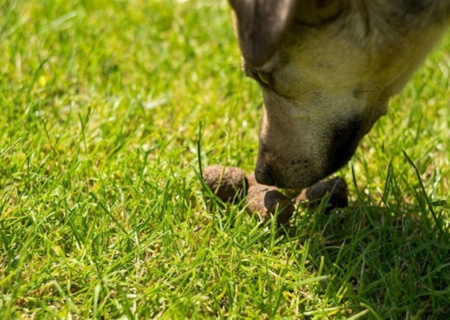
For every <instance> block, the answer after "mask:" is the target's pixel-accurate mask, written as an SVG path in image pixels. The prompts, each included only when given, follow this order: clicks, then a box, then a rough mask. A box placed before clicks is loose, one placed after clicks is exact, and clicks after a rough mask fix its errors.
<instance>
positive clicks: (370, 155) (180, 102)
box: [0, 0, 450, 319]
mask: <svg viewBox="0 0 450 320" xmlns="http://www.w3.org/2000/svg"><path fill="white" fill-rule="evenodd" d="M0 10H1V16H2V17H3V19H2V21H1V22H0V52H1V54H0V72H1V74H0V114H1V116H0V163H1V165H0V318H1V319H10V318H20V319H28V318H31V319H48V318H56V319H58V318H83V319H85V318H194V319H199V318H222V317H227V318H296V319H327V318H328V319H343V318H347V319H445V318H448V317H449V316H450V272H449V271H450V270H449V269H450V245H449V240H450V239H449V238H450V235H449V222H450V217H449V211H450V210H449V205H448V203H447V202H448V200H449V198H448V194H449V190H450V188H449V178H448V177H449V176H450V164H449V162H450V160H449V159H450V151H449V150H450V142H449V141H450V140H449V139H448V133H449V132H450V109H449V108H448V101H449V98H450V95H449V93H448V92H449V89H450V84H449V73H450V37H448V36H447V37H446V38H445V39H444V41H443V42H442V43H441V44H440V45H439V47H438V48H437V50H436V51H435V52H434V53H433V54H432V55H431V56H430V57H429V59H428V60H427V61H426V63H425V66H424V67H422V68H421V69H420V70H419V71H418V73H417V74H416V75H415V76H414V79H413V80H412V81H411V83H410V85H409V86H408V87H407V88H406V89H405V90H404V92H403V93H402V94H401V95H400V96H398V97H396V98H395V99H394V100H393V101H392V102H391V108H390V112H389V114H388V115H387V116H386V117H384V118H383V119H381V120H380V121H379V122H378V124H377V125H376V126H375V128H374V129H373V130H372V132H371V134H370V135H369V136H367V137H366V138H365V139H364V141H363V143H362V145H361V147H360V148H359V149H358V152H357V154H356V156H355V157H354V158H353V160H352V162H351V163H350V164H349V165H348V166H347V167H346V168H344V169H343V170H341V171H340V172H339V173H338V174H339V175H341V176H343V177H345V178H346V180H347V181H348V182H349V184H350V200H351V204H350V206H349V208H347V209H345V210H341V211H338V212H335V213H333V214H330V215H325V214H323V208H321V207H319V208H317V209H306V208H298V210H297V212H296V214H295V217H294V218H293V220H292V223H291V225H290V228H289V231H288V232H287V233H280V232H279V231H277V229H276V226H275V225H274V224H273V223H269V224H267V225H260V224H259V223H258V221H257V220H256V219H254V218H252V217H249V216H248V215H247V213H246V212H245V209H244V208H243V206H242V205H235V206H223V205H222V204H221V203H219V202H218V201H215V200H214V199H211V198H210V197H209V196H208V194H205V193H202V191H201V187H200V182H199V179H198V176H197V174H196V172H198V170H199V165H200V163H199V159H200V160H201V162H202V164H203V165H204V166H205V165H208V164H216V163H220V164H227V165H232V166H240V167H242V168H244V169H246V170H247V171H251V170H252V168H253V166H254V162H255V158H256V152H257V133H258V122H259V114H260V109H261V97H260V93H259V91H258V88H257V86H256V84H254V83H252V82H251V81H250V80H248V79H244V78H243V76H242V74H241V71H240V68H239V52H238V49H237V45H236V41H235V39H234V37H233V34H232V29H231V24H230V16H229V9H228V7H227V5H226V3H225V1H220V2H214V1H202V0H196V1H194V0H192V1H169V0H161V1H156V0H153V1H152V0H151V1H143V0H130V1H124V0H122V1H121V0H115V1H101V0H98V1H74V0H70V1H69V0H64V1H63V0H52V1H50V0H41V1H39V2H37V1H25V0H5V1H4V2H3V3H2V4H0ZM199 145H200V146H201V151H200V150H199V148H198V146H199ZM198 153H200V154H198Z"/></svg>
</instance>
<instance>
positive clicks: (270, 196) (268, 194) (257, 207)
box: [246, 173, 295, 224]
mask: <svg viewBox="0 0 450 320" xmlns="http://www.w3.org/2000/svg"><path fill="white" fill-rule="evenodd" d="M247 181H248V191H247V198H246V202H247V207H246V209H247V212H249V213H251V214H253V213H255V212H256V213H258V214H259V215H260V217H261V219H263V221H268V220H269V219H270V218H271V217H272V216H274V215H275V214H276V213H277V212H278V215H277V223H278V224H285V223H287V222H288V221H289V219H290V218H291V217H292V214H293V213H294V211H295V208H294V204H293V203H292V201H291V200H290V199H289V198H287V197H286V196H285V195H284V194H282V193H281V192H280V191H278V189H277V188H276V187H269V186H266V185H262V184H259V183H258V182H256V179H255V175H254V173H252V174H251V175H249V176H247Z"/></svg>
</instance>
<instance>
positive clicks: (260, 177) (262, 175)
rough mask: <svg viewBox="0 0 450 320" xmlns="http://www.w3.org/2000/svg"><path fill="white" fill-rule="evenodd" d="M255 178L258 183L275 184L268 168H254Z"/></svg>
mask: <svg viewBox="0 0 450 320" xmlns="http://www.w3.org/2000/svg"><path fill="white" fill-rule="evenodd" d="M255 178H256V181H258V183H260V184H265V185H268V186H273V185H275V179H274V178H273V175H272V173H271V172H270V169H266V170H259V169H256V170H255Z"/></svg>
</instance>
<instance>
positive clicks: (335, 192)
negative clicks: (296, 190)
mask: <svg viewBox="0 0 450 320" xmlns="http://www.w3.org/2000/svg"><path fill="white" fill-rule="evenodd" d="M347 191H348V190H347V183H346V182H345V180H344V179H342V178H339V177H337V178H333V179H330V180H325V181H322V182H318V183H316V184H314V185H312V186H311V187H308V188H306V189H303V190H302V192H301V193H300V195H299V196H298V197H297V198H296V199H295V203H301V202H304V201H305V200H308V201H309V204H310V205H311V206H314V205H318V204H319V203H320V201H319V200H320V199H322V198H323V197H325V196H326V195H327V194H330V197H329V199H328V207H327V209H326V210H325V212H327V213H328V212H330V211H331V210H333V209H336V208H344V207H347V206H348V194H347Z"/></svg>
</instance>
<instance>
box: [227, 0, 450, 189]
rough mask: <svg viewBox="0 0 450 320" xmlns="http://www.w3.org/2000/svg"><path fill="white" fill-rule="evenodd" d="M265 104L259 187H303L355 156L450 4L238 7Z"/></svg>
mask: <svg viewBox="0 0 450 320" xmlns="http://www.w3.org/2000/svg"><path fill="white" fill-rule="evenodd" d="M229 3H230V5H231V8H232V11H233V20H234V28H235V33H236V35H237V38H238V42H239V46H240V49H241V53H242V61H243V63H242V65H243V71H244V73H245V75H247V76H249V77H251V78H253V79H255V80H256V81H257V82H258V83H259V84H260V86H261V89H262V96H263V101H264V107H263V114H262V118H261V128H260V134H259V151H258V158H257V163H256V169H255V176H256V180H257V181H258V182H259V183H262V184H266V185H274V186H277V187H279V188H291V189H301V188H304V187H307V186H310V185H312V184H314V183H316V182H318V181H319V180H321V179H323V178H325V177H327V176H328V175H330V174H332V173H334V172H335V171H337V170H338V169H339V168H341V167H343V166H344V165H345V164H346V163H347V162H348V161H349V160H350V159H351V157H352V156H353V154H354V153H355V150H356V148H357V146H358V144H359V142H360V140H361V138H363V137H364V136H365V135H366V134H367V133H368V132H369V131H370V130H371V128H372V126H373V125H374V123H375V122H376V121H377V120H378V119H379V118H380V117H382V116H383V115H385V114H386V112H387V105H388V102H389V99H390V98H391V97H392V96H394V95H395V94H397V93H398V92H399V91H401V89H402V88H403V87H404V86H405V84H406V83H407V81H408V80H409V78H410V77H411V76H412V74H413V72H414V71H415V70H416V69H417V67H418V66H419V65H420V64H421V63H422V62H423V60H425V57H426V56H427V54H428V53H429V52H430V51H431V49H432V48H433V46H434V45H435V44H436V43H437V42H438V40H439V39H440V38H441V36H442V34H443V33H444V31H445V30H446V28H447V27H448V26H449V24H450V0H229Z"/></svg>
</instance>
